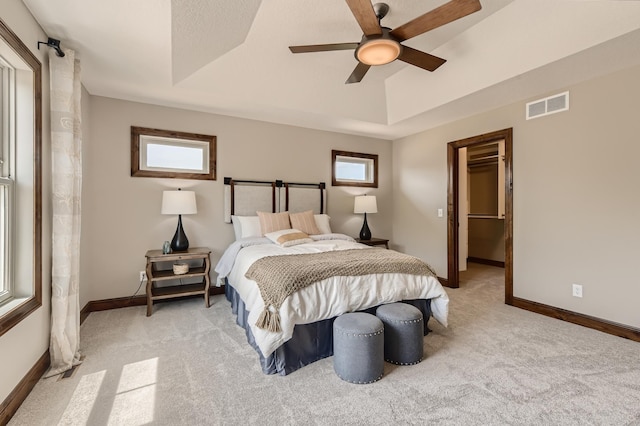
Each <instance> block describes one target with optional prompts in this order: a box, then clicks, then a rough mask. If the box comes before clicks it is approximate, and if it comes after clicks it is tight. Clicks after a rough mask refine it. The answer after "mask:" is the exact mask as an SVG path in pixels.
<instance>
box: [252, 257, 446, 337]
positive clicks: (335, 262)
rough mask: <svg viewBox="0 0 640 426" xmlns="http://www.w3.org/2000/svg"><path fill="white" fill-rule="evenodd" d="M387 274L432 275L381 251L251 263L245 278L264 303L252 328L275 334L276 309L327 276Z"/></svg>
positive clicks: (423, 267) (418, 265) (426, 268)
mask: <svg viewBox="0 0 640 426" xmlns="http://www.w3.org/2000/svg"><path fill="white" fill-rule="evenodd" d="M389 273H401V274H411V275H430V276H434V277H435V276H436V274H435V272H433V270H432V269H431V267H430V266H429V265H427V264H426V263H424V262H423V261H422V260H420V259H418V258H415V257H413V256H409V255H406V254H403V253H398V252H397V251H393V250H386V249H382V248H371V249H352V250H340V251H331V252H324V253H310V254H291V255H283V256H267V257H263V258H261V259H258V260H257V261H255V262H254V263H253V264H252V265H251V266H250V267H249V270H248V271H247V273H246V274H245V276H246V277H247V278H248V279H250V280H253V281H255V282H256V283H257V284H258V288H259V289H260V294H261V295H262V299H263V300H264V310H263V311H262V313H261V314H260V316H259V317H258V320H257V321H256V326H257V327H259V328H262V329H263V330H268V331H274V332H279V331H281V327H280V313H279V311H280V306H281V305H282V303H283V302H284V300H285V299H286V298H287V297H289V296H290V295H291V294H293V293H295V292H296V291H298V290H300V289H303V288H305V287H308V286H309V285H311V284H313V283H315V282H318V281H322V280H324V279H327V278H331V277H337V276H359V275H370V274H389ZM271 308H273V309H271Z"/></svg>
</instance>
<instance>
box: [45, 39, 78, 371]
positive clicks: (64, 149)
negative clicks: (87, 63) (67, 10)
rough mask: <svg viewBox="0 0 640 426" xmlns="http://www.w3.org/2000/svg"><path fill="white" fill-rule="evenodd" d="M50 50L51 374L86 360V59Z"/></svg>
mask: <svg viewBox="0 0 640 426" xmlns="http://www.w3.org/2000/svg"><path fill="white" fill-rule="evenodd" d="M64 51H65V56H64V57H63V58H60V57H59V56H57V55H56V54H55V52H54V51H53V50H52V51H50V54H49V70H50V81H51V152H52V154H51V156H52V172H51V173H52V191H53V194H52V203H53V205H52V208H53V250H52V271H51V275H52V291H51V343H50V347H49V352H50V355H51V368H50V369H49V372H48V373H47V376H52V375H55V374H59V373H62V372H64V371H66V370H68V369H70V368H71V367H72V366H74V365H76V364H79V363H80V351H79V347H80V306H79V304H80V300H79V293H78V284H79V274H80V195H81V188H82V150H81V147H82V133H81V125H80V124H81V122H80V94H81V87H80V61H79V60H76V59H75V52H74V51H73V50H69V49H65V50H64Z"/></svg>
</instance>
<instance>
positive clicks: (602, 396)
mask: <svg viewBox="0 0 640 426" xmlns="http://www.w3.org/2000/svg"><path fill="white" fill-rule="evenodd" d="M503 272H504V271H503V270H502V269H499V268H494V267H488V266H482V265H477V264H470V270H469V272H467V273H464V274H463V275H462V285H461V288H460V289H449V290H448V293H449V295H450V298H451V306H450V316H449V318H450V326H449V328H446V329H445V328H443V327H442V326H440V325H439V324H437V323H435V321H433V320H431V321H430V325H431V328H432V329H433V333H431V334H429V335H428V336H427V337H425V343H424V344H425V353H426V358H425V359H424V360H423V361H422V362H421V363H420V364H417V365H414V366H393V365H391V364H385V374H384V377H383V378H382V380H380V381H379V382H376V383H373V384H369V385H353V384H349V383H346V382H343V381H342V380H340V379H339V378H338V377H337V376H336V375H335V374H334V372H333V366H332V359H331V358H327V359H324V360H321V361H319V362H316V363H314V364H312V365H310V366H307V367H305V368H303V369H301V370H299V371H297V372H294V373H293V374H291V375H289V376H285V377H281V376H265V375H263V374H262V372H261V370H260V368H259V366H258V360H257V354H256V353H255V351H254V350H253V349H252V348H251V347H249V345H248V344H247V343H246V340H245V336H244V331H243V330H242V329H241V328H240V327H238V326H237V325H235V322H234V318H233V316H232V314H231V312H230V309H229V306H228V303H227V302H226V300H224V298H223V297H221V296H216V297H215V298H214V299H213V302H214V303H213V306H212V307H211V308H209V309H206V308H204V303H203V301H202V300H201V299H189V300H183V301H177V302H171V303H162V304H158V305H156V306H155V308H154V314H153V316H151V317H149V318H147V317H146V316H145V307H135V308H126V309H118V310H112V311H104V312H97V313H93V314H91V315H90V316H89V318H88V319H87V320H86V321H85V323H84V324H83V325H82V330H81V332H82V337H81V339H82V340H81V342H82V350H83V353H84V355H85V356H86V359H85V361H84V363H83V364H82V365H81V366H80V367H79V368H78V369H77V370H76V372H75V373H74V375H73V376H72V377H71V378H68V379H63V380H58V379H56V378H51V379H43V380H40V382H39V383H38V384H37V385H36V387H35V388H34V390H33V392H32V393H31V394H30V395H29V397H28V398H27V400H26V401H25V402H24V404H23V405H22V406H21V407H20V409H19V410H18V412H17V413H16V415H15V416H14V418H13V419H12V420H11V422H10V423H9V424H10V425H13V426H17V425H30V426H31V425H57V424H62V425H84V424H87V425H147V424H158V425H204V424H224V425H240V424H267V425H270V424H273V425H276V424H277V425H282V424H287V425H288V424H310V425H314V424H318V425H362V424H367V425H391V424H394V425H402V424H451V425H498V424H500V425H501V424H518V425H530V424H531V425H533V424H535V425H550V424H562V425H603V424H610V425H638V424H640V344H639V343H636V342H632V341H629V340H625V339H621V338H618V337H614V336H611V335H608V334H604V333H600V332H598V331H594V330H591V329H587V328H584V327H580V326H577V325H574V324H570V323H565V322H561V321H558V320H554V319H551V318H547V317H544V316H541V315H537V314H534V313H530V312H527V311H523V310H520V309H517V308H513V307H509V306H506V305H504V303H503V301H504V286H503Z"/></svg>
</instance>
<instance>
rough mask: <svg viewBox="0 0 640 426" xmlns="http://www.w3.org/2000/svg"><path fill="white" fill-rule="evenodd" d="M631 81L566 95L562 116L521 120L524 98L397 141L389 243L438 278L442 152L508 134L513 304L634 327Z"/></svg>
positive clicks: (442, 244) (628, 74)
mask: <svg viewBox="0 0 640 426" xmlns="http://www.w3.org/2000/svg"><path fill="white" fill-rule="evenodd" d="M638 75H640V68H633V69H630V70H626V71H622V72H617V73H615V74H612V75H609V76H605V77H602V78H598V79H595V80H591V81H588V82H585V83H582V84H578V85H575V86H572V87H568V88H566V89H562V90H569V91H570V96H571V109H570V110H569V111H567V112H563V113H559V114H555V115H551V116H547V117H542V118H538V119H534V120H530V121H525V119H524V106H525V101H523V102H518V103H516V104H513V105H510V106H507V107H504V108H501V109H497V110H494V111H490V112H487V113H483V114H478V115H476V116H473V117H470V118H467V119H464V120H460V121H457V122H454V123H451V124H448V125H445V126H442V127H438V128H435V129H432V130H429V131H426V132H422V133H419V134H416V135H413V136H410V137H406V138H403V139H400V140H397V141H395V142H394V144H393V171H394V176H393V179H394V180H393V191H394V192H393V205H394V210H393V214H394V216H393V223H394V228H393V238H394V241H395V242H396V243H397V244H398V245H399V246H400V247H401V248H402V249H404V250H405V251H406V252H409V253H412V254H414V255H417V256H419V257H421V258H423V259H425V260H426V261H428V262H430V263H431V264H432V265H433V266H434V267H435V268H436V270H437V272H438V274H439V275H440V276H443V277H446V275H447V232H446V229H447V226H446V218H438V217H437V214H436V213H437V208H445V209H446V201H447V166H446V164H447V155H446V144H447V142H450V141H454V140H458V139H462V138H467V137H470V136H474V135H479V134H482V133H487V132H490V131H494V130H499V129H504V128H508V127H513V129H514V130H513V131H514V142H513V156H514V158H513V165H514V183H513V185H514V189H513V191H514V295H515V296H516V297H520V298H524V299H528V300H532V301H536V302H540V303H544V304H548V305H551V306H556V307H559V308H563V309H568V310H570V311H574V312H579V313H583V314H587V315H592V316H594V317H597V318H601V319H605V320H609V321H615V322H618V323H622V324H626V325H629V326H634V327H640V310H638V306H637V305H638V304H637V300H638V299H640V286H639V285H638V282H639V281H638V273H637V270H636V269H637V268H636V267H635V265H636V264H637V259H638V257H639V255H640V249H639V248H638V241H639V240H640V226H638V221H637V214H638V211H640V197H638V195H637V194H638V188H637V186H638V182H640V167H638V165H637V161H638V158H640V144H639V143H638V135H640V120H638V117H637V112H638V106H637V102H638V99H640V80H638ZM562 90H558V92H560V91H562ZM550 94H551V93H541V94H540V97H544V96H546V95H550ZM572 283H579V284H582V285H583V287H584V288H583V290H584V297H583V298H581V299H580V298H574V297H572V296H571V284H572ZM450 291H456V290H450ZM454 309H455V307H454Z"/></svg>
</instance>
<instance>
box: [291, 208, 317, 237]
mask: <svg viewBox="0 0 640 426" xmlns="http://www.w3.org/2000/svg"><path fill="white" fill-rule="evenodd" d="M289 219H290V220H291V227H292V228H294V229H299V230H301V231H302V232H304V233H305V234H308V235H318V234H320V230H319V229H318V225H316V218H315V217H314V216H313V210H307V211H306V212H302V213H291V214H289Z"/></svg>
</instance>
